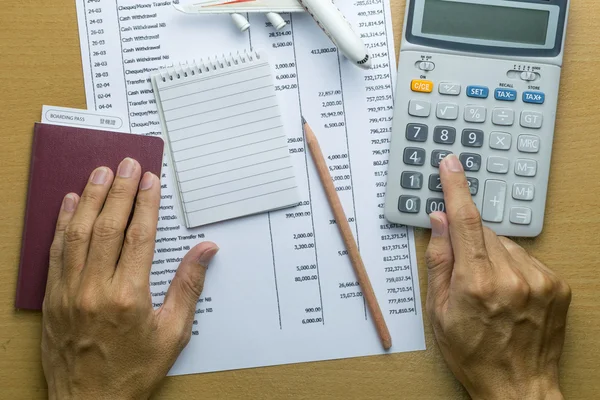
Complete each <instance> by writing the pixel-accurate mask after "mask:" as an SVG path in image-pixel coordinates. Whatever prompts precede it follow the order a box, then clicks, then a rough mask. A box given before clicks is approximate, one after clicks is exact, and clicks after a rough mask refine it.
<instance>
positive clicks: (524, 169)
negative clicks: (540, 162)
mask: <svg viewBox="0 0 600 400" xmlns="http://www.w3.org/2000/svg"><path fill="white" fill-rule="evenodd" d="M536 174H537V161H535V160H526V159H522V158H520V159H518V160H517V161H516V163H515V175H517V176H525V177H534V176H535V175H536Z"/></svg>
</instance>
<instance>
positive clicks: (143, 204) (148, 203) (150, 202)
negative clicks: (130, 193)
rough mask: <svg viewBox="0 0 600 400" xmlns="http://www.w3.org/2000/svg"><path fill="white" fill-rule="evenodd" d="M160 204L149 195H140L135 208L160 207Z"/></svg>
mask: <svg viewBox="0 0 600 400" xmlns="http://www.w3.org/2000/svg"><path fill="white" fill-rule="evenodd" d="M158 206H159V204H158V203H157V202H156V200H154V199H151V198H149V197H148V196H138V197H137V198H136V200H135V208H136V209H140V208H154V207H155V208H158Z"/></svg>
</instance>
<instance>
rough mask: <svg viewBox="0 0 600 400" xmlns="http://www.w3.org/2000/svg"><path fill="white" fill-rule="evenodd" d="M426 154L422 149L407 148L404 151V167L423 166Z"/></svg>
mask: <svg viewBox="0 0 600 400" xmlns="http://www.w3.org/2000/svg"><path fill="white" fill-rule="evenodd" d="M426 156H427V154H426V153H425V150H424V149H419V148H416V147H407V148H406V149H404V164H406V165H425V157H426Z"/></svg>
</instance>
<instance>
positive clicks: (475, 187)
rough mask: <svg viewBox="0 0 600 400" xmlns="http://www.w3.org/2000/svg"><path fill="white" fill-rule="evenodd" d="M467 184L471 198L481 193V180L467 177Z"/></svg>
mask: <svg viewBox="0 0 600 400" xmlns="http://www.w3.org/2000/svg"><path fill="white" fill-rule="evenodd" d="M467 184H468V185H469V192H471V196H475V195H477V193H478V192H479V179H477V178H469V177H467Z"/></svg>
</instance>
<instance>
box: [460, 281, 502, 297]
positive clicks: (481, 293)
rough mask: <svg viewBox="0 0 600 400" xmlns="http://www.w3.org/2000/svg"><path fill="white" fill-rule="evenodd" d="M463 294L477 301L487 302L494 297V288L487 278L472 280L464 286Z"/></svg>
mask: <svg viewBox="0 0 600 400" xmlns="http://www.w3.org/2000/svg"><path fill="white" fill-rule="evenodd" d="M464 290H465V294H466V295H467V296H468V297H470V298H471V299H473V300H475V301H476V302H478V303H487V302H489V301H490V300H492V299H493V298H494V297H495V294H496V289H495V287H494V285H493V284H492V283H491V282H490V281H489V280H481V279H478V280H474V281H473V282H471V283H470V284H469V285H467V286H466V287H465V289H464Z"/></svg>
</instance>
